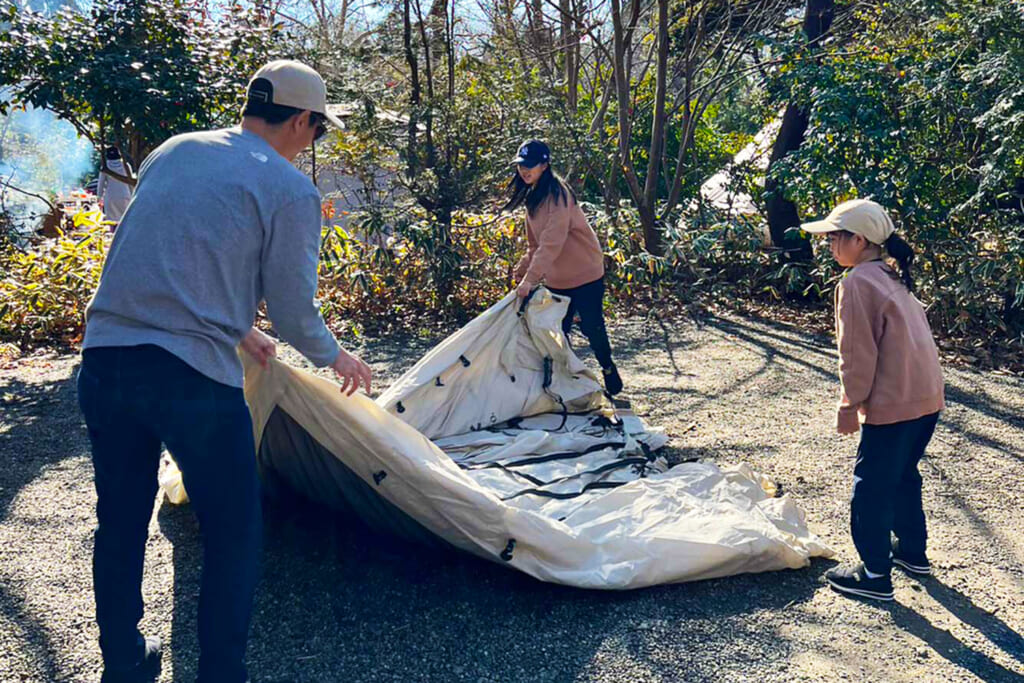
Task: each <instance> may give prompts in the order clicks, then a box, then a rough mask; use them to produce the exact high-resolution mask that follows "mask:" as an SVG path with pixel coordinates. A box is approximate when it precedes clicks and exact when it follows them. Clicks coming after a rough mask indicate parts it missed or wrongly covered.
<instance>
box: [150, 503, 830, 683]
mask: <svg viewBox="0 0 1024 683" xmlns="http://www.w3.org/2000/svg"><path fill="white" fill-rule="evenodd" d="M287 500H288V502H287V503H286V504H285V505H282V504H280V503H278V504H267V506H266V511H265V513H264V519H265V551H264V565H263V577H262V581H261V584H260V586H259V588H258V592H257V598H256V605H255V609H254V617H253V626H252V634H251V638H250V644H249V653H248V663H249V669H250V672H251V674H252V677H253V681H254V683H285V682H286V681H287V682H293V681H294V682H298V681H312V682H323V683H327V682H334V681H346V683H348V682H352V683H355V682H357V681H374V682H377V681H395V682H399V681H400V682H402V683H410V682H413V681H445V682H446V683H447V682H449V681H452V682H455V681H470V682H472V683H478V682H479V681H502V682H509V681H571V680H576V679H577V677H578V676H579V675H580V673H581V672H582V671H584V670H586V669H587V667H588V666H593V664H592V662H593V661H594V659H595V656H596V655H597V654H598V653H599V652H600V651H601V650H602V649H606V648H607V646H608V643H612V642H613V643H616V645H615V646H616V647H619V648H622V647H625V648H627V649H630V650H633V649H635V650H636V652H635V653H634V655H635V657H637V658H644V657H645V655H644V652H645V651H647V650H649V649H651V648H653V647H655V646H656V647H657V648H664V647H667V648H673V647H676V646H678V647H679V648H685V649H681V650H679V651H680V652H687V654H686V657H687V658H690V659H701V658H706V660H707V662H708V665H712V664H713V662H715V661H718V660H719V659H720V657H721V656H722V653H723V651H731V650H732V649H735V648H736V647H738V646H739V645H738V644H737V643H736V642H735V636H734V631H735V629H737V628H739V629H742V630H749V629H752V628H755V627H753V626H751V624H753V623H756V620H755V621H754V622H752V621H751V617H752V616H753V615H756V614H758V613H762V612H764V611H778V610H784V609H787V608H788V607H791V606H792V605H794V604H798V603H802V602H804V601H807V600H809V599H810V598H811V597H812V595H813V594H814V592H815V591H816V590H818V589H819V588H820V587H821V582H820V576H821V573H822V572H823V571H824V570H825V569H826V568H827V566H828V564H827V563H823V562H815V563H814V564H813V565H812V566H811V568H810V569H806V570H799V571H784V572H773V573H771V574H760V575H743V576H736V577H729V578H726V579H718V580H710V581H701V582H697V583H691V584H680V585H675V586H662V587H655V588H650V589H643V590H634V591H622V592H604V591H586V590H580V589H574V588H568V587H565V586H557V585H553V584H546V583H542V582H540V581H537V580H535V579H533V578H530V577H528V576H526V575H525V574H522V573H520V572H517V571H513V570H510V569H508V568H506V567H502V566H499V565H497V564H494V563H491V562H487V561H485V560H481V559H478V558H475V557H472V556H470V555H467V554H464V553H461V552H454V551H448V552H445V551H442V550H438V549H430V548H424V547H421V546H418V545H412V544H408V543H405V542H402V541H399V540H396V539H395V538H393V537H391V536H382V535H378V534H376V533H375V532H373V531H371V530H370V529H369V528H368V527H366V526H364V525H363V524H362V523H361V522H358V521H353V520H348V519H345V518H341V517H339V516H338V515H336V514H335V513H333V512H330V511H328V510H326V509H324V508H321V507H318V506H316V505H314V504H312V503H308V502H304V501H299V500H294V499H291V498H289V499H287ZM159 519H160V525H161V528H162V529H163V530H164V533H165V534H166V535H167V536H168V538H169V539H171V541H172V543H173V544H174V576H175V581H174V583H175V586H174V591H175V595H174V605H175V607H174V616H173V619H174V623H173V629H172V634H173V635H172V638H171V650H172V652H171V655H170V656H171V658H172V661H173V663H174V678H173V680H174V681H175V683H181V682H184V681H191V680H193V677H194V672H195V666H196V657H197V650H198V648H197V645H196V637H197V636H196V625H195V623H196V622H195V619H196V609H197V605H198V585H199V583H198V581H199V558H200V554H201V551H200V546H199V541H198V530H197V529H196V528H195V523H194V521H192V516H191V513H190V512H188V511H187V509H185V508H181V509H178V508H171V507H170V506H167V505H165V506H164V508H163V509H162V510H161V512H160V517H159ZM760 637H764V638H768V637H770V638H771V639H772V641H773V643H774V644H773V647H772V651H773V652H776V653H778V657H779V660H780V663H781V662H782V661H783V660H784V659H785V657H786V656H787V655H786V652H785V650H786V646H785V644H784V643H783V644H782V645H781V646H780V644H779V642H775V641H777V635H775V634H772V633H770V630H768V631H766V632H765V633H762V634H761V636H760ZM698 642H699V643H700V646H699V648H696V647H695V645H694V644H695V643H698ZM745 643H746V644H745V645H743V646H744V647H749V645H750V643H749V639H748V640H747V641H745ZM645 665H646V666H648V667H655V668H657V667H658V666H659V664H658V663H657V662H656V661H653V660H652V661H650V662H646V663H645ZM678 666H679V662H678V661H677V662H674V663H667V662H666V663H665V664H664V667H665V668H664V670H663V671H661V672H660V673H661V674H662V675H664V676H666V677H667V678H670V679H674V678H677V677H678V676H679V675H680V674H681V673H683V672H680V671H679V670H678ZM695 666H698V668H699V666H700V664H699V662H698V664H695Z"/></svg>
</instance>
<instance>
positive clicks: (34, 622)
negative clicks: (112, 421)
mask: <svg viewBox="0 0 1024 683" xmlns="http://www.w3.org/2000/svg"><path fill="white" fill-rule="evenodd" d="M76 377H77V365H76V366H75V368H74V370H73V371H72V373H71V376H70V377H68V378H66V379H62V380H57V381H54V382H40V383H26V382H22V381H19V380H9V381H5V382H3V383H2V384H0V410H2V415H3V420H2V423H3V425H4V427H6V429H5V430H4V431H2V432H0V462H2V463H3V466H2V467H0V523H2V522H4V521H5V520H6V519H7V517H8V515H9V513H10V509H11V506H12V505H13V503H14V501H15V499H16V498H17V497H18V495H19V494H20V493H21V491H22V489H24V488H25V487H26V486H29V485H30V484H31V483H32V482H33V481H35V480H36V479H37V478H38V477H39V476H40V475H41V474H42V473H43V471H44V470H45V469H46V468H48V467H51V466H53V465H55V464H57V463H59V462H60V461H62V460H64V459H66V458H68V457H72V456H76V455H80V454H81V453H82V452H83V449H85V450H86V451H87V449H88V441H87V437H86V434H85V427H84V425H83V423H82V419H81V415H80V414H79V412H78V402H77V390H76V388H75V378H76ZM0 569H2V568H0ZM0 613H2V614H3V621H4V622H6V623H7V624H9V625H10V626H11V627H12V628H13V629H14V630H15V631H16V632H17V633H18V636H17V637H16V640H17V642H19V643H20V644H21V645H22V647H23V648H25V649H26V650H28V651H29V653H31V654H27V655H23V658H24V659H25V661H28V662H31V663H32V665H33V666H35V667H36V673H37V674H38V675H39V676H41V678H40V679H39V680H47V681H55V680H58V678H59V676H58V671H57V668H56V666H55V662H56V661H57V656H56V648H55V646H54V643H53V636H52V633H51V632H50V629H48V628H47V627H46V626H45V622H44V621H42V620H40V619H37V618H35V617H33V616H31V615H29V614H28V613H27V612H26V610H25V607H24V597H23V596H22V595H19V593H18V591H17V590H16V584H15V583H13V582H11V581H10V577H8V576H7V575H6V572H3V571H0Z"/></svg>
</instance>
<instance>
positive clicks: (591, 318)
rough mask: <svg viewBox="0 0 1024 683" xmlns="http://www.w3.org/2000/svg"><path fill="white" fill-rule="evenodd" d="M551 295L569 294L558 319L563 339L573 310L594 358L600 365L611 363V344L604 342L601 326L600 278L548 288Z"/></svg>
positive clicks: (602, 314)
mask: <svg viewBox="0 0 1024 683" xmlns="http://www.w3.org/2000/svg"><path fill="white" fill-rule="evenodd" d="M548 290H549V291H550V292H551V293H552V294H561V295H563V296H567V297H569V309H568V310H567V311H566V312H565V317H564V318H563V319H562V331H563V332H565V337H566V339H568V338H569V333H570V332H571V331H572V319H573V315H574V314H575V313H576V312H579V314H580V331H582V332H583V335H584V336H585V337H586V338H587V341H589V342H590V348H591V350H592V351H593V352H594V358H596V359H597V362H598V363H600V364H601V367H602V368H605V369H608V368H610V367H611V366H612V347H611V344H610V343H609V342H608V330H607V329H605V325H604V310H603V305H604V278H603V277H602V278H601V279H600V280H594V281H593V282H588V283H587V284H585V285H580V286H579V287H573V288H571V289H555V288H554V287H548Z"/></svg>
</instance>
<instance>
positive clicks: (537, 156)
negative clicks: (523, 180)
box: [512, 140, 551, 168]
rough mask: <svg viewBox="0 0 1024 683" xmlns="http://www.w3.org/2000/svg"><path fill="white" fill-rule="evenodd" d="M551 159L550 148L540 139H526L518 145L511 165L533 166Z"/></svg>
mask: <svg viewBox="0 0 1024 683" xmlns="http://www.w3.org/2000/svg"><path fill="white" fill-rule="evenodd" d="M549 161H551V150H550V149H548V146H547V145H545V144H544V143H543V142H541V141H540V140H527V141H526V142H524V143H523V144H522V145H520V146H519V152H518V153H517V154H516V158H515V159H513V160H512V164H513V165H517V166H525V167H526V168H533V167H534V166H536V165H537V164H544V163H547V162H549Z"/></svg>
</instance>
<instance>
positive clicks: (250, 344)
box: [242, 327, 277, 367]
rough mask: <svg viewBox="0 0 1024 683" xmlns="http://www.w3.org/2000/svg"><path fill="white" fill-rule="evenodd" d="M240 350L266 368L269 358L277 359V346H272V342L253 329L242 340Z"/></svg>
mask: <svg viewBox="0 0 1024 683" xmlns="http://www.w3.org/2000/svg"><path fill="white" fill-rule="evenodd" d="M242 349H243V350H244V351H245V352H246V353H248V354H249V355H250V356H252V357H253V359H254V360H255V361H256V362H257V363H259V364H260V365H262V366H263V367H267V361H268V360H269V359H270V358H276V357H277V345H276V344H274V340H273V339H271V338H270V337H268V336H267V335H265V334H263V333H262V332H260V331H259V330H257V329H256V328H255V327H254V328H252V329H251V330H249V334H247V335H245V337H244V338H243V339H242Z"/></svg>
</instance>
